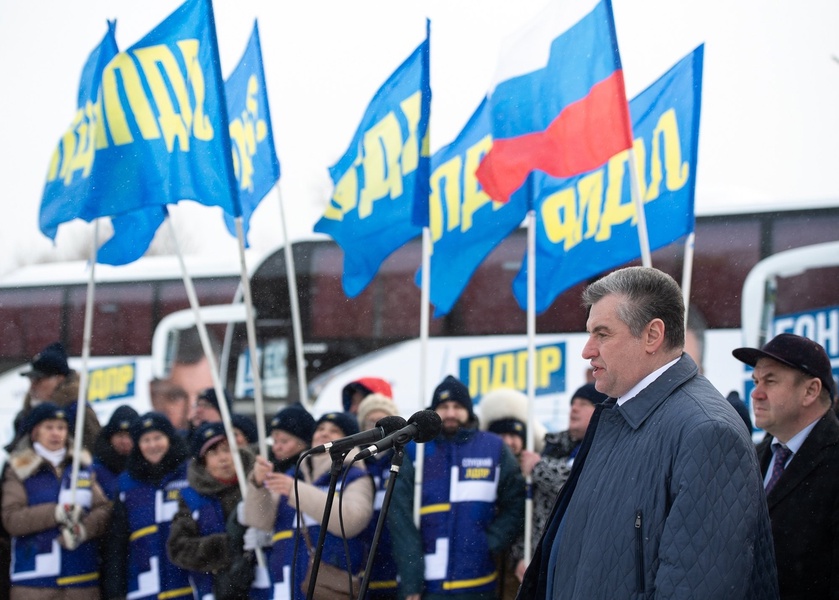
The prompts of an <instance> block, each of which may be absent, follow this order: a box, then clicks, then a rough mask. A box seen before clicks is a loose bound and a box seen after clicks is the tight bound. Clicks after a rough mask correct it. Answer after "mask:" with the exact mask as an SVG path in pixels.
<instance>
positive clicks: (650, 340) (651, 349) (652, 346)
mask: <svg viewBox="0 0 839 600" xmlns="http://www.w3.org/2000/svg"><path fill="white" fill-rule="evenodd" d="M663 345H664V321H662V320H661V319H658V318H655V319H653V320H652V321H650V322H649V323H648V324H647V327H646V328H645V330H644V346H645V348H646V350H647V352H648V353H649V354H655V353H656V352H657V351H658V350H660V349H661V347H662V346H663Z"/></svg>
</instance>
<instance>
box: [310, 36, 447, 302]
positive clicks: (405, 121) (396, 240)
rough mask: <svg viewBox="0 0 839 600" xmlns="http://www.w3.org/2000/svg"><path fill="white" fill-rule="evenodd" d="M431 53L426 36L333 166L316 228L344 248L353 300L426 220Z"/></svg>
mask: <svg viewBox="0 0 839 600" xmlns="http://www.w3.org/2000/svg"><path fill="white" fill-rule="evenodd" d="M428 52H429V40H428V37H427V36H426V39H425V41H424V42H423V43H422V44H420V45H419V46H418V47H417V49H416V50H415V51H414V52H413V53H412V54H411V55H410V56H409V57H408V58H407V59H406V60H405V62H403V63H402V65H400V66H399V68H398V69H397V70H396V71H394V73H393V74H392V75H391V76H390V78H388V80H387V81H386V82H385V83H384V85H382V87H381V88H379V90H378V91H377V92H376V94H375V96H374V97H373V100H372V101H371V102H370V104H369V105H368V107H367V110H366V111H365V113H364V116H363V117H362V119H361V123H360V125H359V127H358V129H357V130H356V133H355V136H354V137H353V139H352V141H351V142H350V145H349V148H348V149H347V151H346V153H345V154H344V156H343V157H341V159H340V160H339V161H338V162H337V163H336V164H335V165H334V166H332V167H331V168H330V169H329V172H330V176H331V177H332V181H333V182H334V184H335V187H334V191H333V194H332V198H331V199H330V201H329V205H328V206H327V208H326V211H325V212H324V214H323V217H321V219H320V220H319V221H318V222H317V223H316V224H315V228H314V230H315V231H317V232H321V233H326V234H329V235H330V236H331V237H332V238H333V239H334V240H335V241H336V242H337V243H338V245H339V246H341V248H342V249H343V251H344V273H343V278H342V283H343V288H344V293H345V294H346V295H347V296H348V297H350V298H353V297H355V296H357V295H358V294H360V293H361V292H362V291H363V290H364V288H365V287H366V286H367V285H368V284H369V283H370V281H372V279H373V278H374V277H375V275H376V272H377V271H378V269H379V266H380V265H381V264H382V262H383V261H384V260H385V259H386V258H387V257H388V256H390V254H391V253H393V251H394V250H396V249H397V248H399V247H400V246H402V245H404V244H405V243H406V242H408V241H409V240H410V239H412V238H414V237H416V236H417V235H419V234H420V233H421V231H422V226H423V225H424V224H425V223H427V220H428V217H427V212H428V208H427V207H428V177H429V173H430V162H431V161H430V157H429V151H428V121H429V112H430V106H431V88H430V86H429V79H428ZM423 212H425V213H426V214H423ZM423 221H424V222H423Z"/></svg>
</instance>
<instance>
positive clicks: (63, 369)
mask: <svg viewBox="0 0 839 600" xmlns="http://www.w3.org/2000/svg"><path fill="white" fill-rule="evenodd" d="M31 364H32V368H31V369H29V370H28V371H25V372H24V373H21V375H23V376H25V377H30V378H34V379H37V378H40V377H51V376H53V375H69V374H70V367H69V365H68V364H67V351H66V350H64V345H63V344H62V343H61V342H54V343H52V344H50V345H49V346H47V347H46V348H44V349H43V350H41V351H40V352H38V354H36V355H35V356H33V357H32V361H31Z"/></svg>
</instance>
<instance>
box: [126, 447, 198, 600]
mask: <svg viewBox="0 0 839 600" xmlns="http://www.w3.org/2000/svg"><path fill="white" fill-rule="evenodd" d="M186 467H187V465H186V463H183V464H181V465H180V466H179V467H178V468H177V469H175V471H174V472H172V473H169V474H168V475H166V477H164V478H163V480H162V481H161V482H160V483H159V485H157V486H152V485H150V484H148V483H144V482H139V481H137V480H135V479H133V478H132V477H131V476H130V475H129V474H128V472H125V473H123V474H122V475H120V478H119V489H120V499H121V500H122V502H123V503H124V504H125V507H126V509H127V511H126V512H127V513H128V530H129V538H128V600H141V599H146V598H148V599H149V600H158V599H159V598H161V597H163V598H166V599H167V600H174V599H176V598H192V597H193V591H192V585H190V582H189V576H188V573H187V571H186V570H184V569H181V568H180V567H177V566H175V565H173V564H172V563H171V562H169V558H168V555H167V553H166V540H167V539H168V538H169V527H170V525H171V524H172V518H173V517H174V516H175V513H176V512H177V511H178V500H180V497H181V493H182V491H183V490H184V488H186V487H187V486H188V485H189V484H188V483H187V480H186Z"/></svg>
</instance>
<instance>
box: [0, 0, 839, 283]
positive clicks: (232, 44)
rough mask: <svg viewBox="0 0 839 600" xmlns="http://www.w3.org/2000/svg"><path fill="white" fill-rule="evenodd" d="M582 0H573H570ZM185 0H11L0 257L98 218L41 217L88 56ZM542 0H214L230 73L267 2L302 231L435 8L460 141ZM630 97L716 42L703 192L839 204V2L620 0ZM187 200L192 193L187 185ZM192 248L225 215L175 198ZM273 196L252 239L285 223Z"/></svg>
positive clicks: (69, 241) (285, 190)
mask: <svg viewBox="0 0 839 600" xmlns="http://www.w3.org/2000/svg"><path fill="white" fill-rule="evenodd" d="M559 1H570V0H559ZM179 4H180V2H178V1H177V0H144V1H143V2H138V1H137V0H37V2H20V1H18V0H0V82H2V87H1V88H0V115H2V116H0V202H1V203H2V204H0V205H1V206H2V208H3V218H2V219H0V275H1V274H3V273H5V272H7V271H8V270H9V269H11V268H12V267H14V266H17V265H19V264H22V263H25V262H31V261H32V260H44V259H45V258H48V257H51V258H55V257H60V256H62V253H64V254H66V253H68V252H71V251H73V250H75V248H76V247H77V246H78V239H79V237H80V233H79V232H80V231H82V232H83V231H84V230H85V229H86V228H89V226H88V225H86V224H73V225H71V226H66V225H65V226H62V227H61V229H60V230H59V236H58V240H57V245H56V247H55V248H52V247H51V243H50V241H49V240H48V239H46V238H45V237H44V236H43V235H41V233H40V232H39V230H38V225H37V223H38V207H39V205H40V200H41V192H42V189H43V182H44V176H45V174H46V169H47V164H48V161H49V159H50V156H51V154H52V152H53V149H54V147H55V145H56V143H57V141H58V139H59V137H60V136H61V135H62V134H63V133H64V131H65V130H66V129H67V127H68V125H69V123H70V120H71V119H72V117H73V114H74V112H75V103H76V95H77V89H78V83H79V76H80V73H81V68H82V65H83V64H84V61H85V59H86V57H87V55H88V53H89V52H90V50H91V49H92V48H93V47H94V46H95V45H96V44H97V43H98V41H99V40H100V39H101V37H102V36H103V35H104V32H105V28H106V19H114V18H116V19H117V31H116V34H117V41H118V43H119V46H120V48H121V49H124V48H127V47H128V46H130V45H131V44H133V43H134V42H136V41H137V40H138V39H140V38H141V37H142V36H143V35H144V34H145V33H146V32H147V31H148V30H150V29H151V28H152V27H154V26H155V25H156V24H157V23H159V22H160V21H161V20H162V19H164V18H165V17H166V16H167V15H168V14H169V13H170V12H171V11H172V10H174V9H175V8H176V7H177V6H178V5H179ZM543 5H544V0H516V2H512V1H510V0H440V1H423V2H419V1H415V2H408V1H403V2H394V1H393V0H306V1H305V2H277V0H265V1H256V0H250V1H248V0H236V1H235V2H234V1H233V0H216V2H215V12H216V24H217V29H218V39H219V45H220V51H221V59H222V72H223V74H224V75H225V77H226V76H227V75H228V74H229V73H230V71H231V70H232V69H233V67H234V65H235V64H236V62H237V61H238V60H239V57H240V55H241V53H242V51H243V50H244V47H245V44H246V42H247V38H248V35H249V34H250V30H251V27H252V24H253V19H254V18H258V19H259V26H260V33H261V38H262V49H263V60H264V64H265V71H266V78H267V87H268V93H269V98H270V102H271V113H272V114H271V116H272V120H273V126H274V135H275V140H276V144H277V151H278V154H279V157H280V162H281V165H282V173H283V175H282V180H281V184H280V189H281V192H282V195H283V197H284V200H285V205H286V211H287V212H286V215H287V218H288V226H289V229H290V230H291V233H292V235H305V234H307V233H309V232H311V229H312V226H313V224H314V222H315V221H316V220H317V219H318V218H319V216H320V214H321V212H322V210H323V207H324V206H325V204H326V202H327V200H328V198H329V195H330V193H331V182H330V180H329V177H328V174H327V167H328V166H330V165H331V164H332V163H334V162H335V161H336V160H337V159H338V158H339V157H340V156H341V155H342V154H343V153H344V151H345V150H346V147H347V144H348V143H349V141H350V139H351V136H352V134H353V132H354V131H355V128H356V127H357V125H358V122H359V120H360V118H361V115H362V114H363V112H364V109H365V108H366V106H367V104H368V102H369V101H370V99H371V98H372V96H373V94H374V93H375V91H376V89H377V88H378V87H379V85H381V83H382V82H383V81H384V80H385V79H386V78H387V76H388V75H389V74H390V73H391V72H392V71H393V70H394V69H395V68H396V67H397V66H398V65H399V64H400V63H401V62H402V60H404V59H405V58H406V57H407V56H408V54H409V53H410V52H411V50H412V49H413V48H414V47H415V46H416V45H417V44H418V43H419V42H420V41H421V39H422V36H423V34H424V27H425V22H424V18H425V17H426V16H428V17H429V18H431V86H432V94H433V99H432V109H431V110H432V116H431V146H432V150H434V149H436V148H439V147H440V146H442V145H445V144H447V143H448V142H450V141H451V140H452V139H453V138H454V137H455V136H456V135H457V133H458V132H459V131H460V129H461V128H462V127H463V125H464V124H465V123H466V120H467V119H468V117H469V116H470V115H471V113H472V111H473V110H474V109H475V107H476V106H477V105H478V103H479V102H480V100H481V98H482V97H483V95H484V93H485V91H486V89H487V87H488V85H489V83H490V81H491V79H492V74H493V69H494V66H495V61H496V58H497V54H498V49H499V44H500V42H501V40H502V39H503V38H504V37H506V36H507V35H510V34H512V33H514V32H515V30H516V28H518V27H520V26H521V25H523V24H524V23H525V22H526V21H527V20H528V19H530V18H532V16H533V15H534V14H535V13H537V12H538V10H539V9H540V8H541V7H542V6H543ZM613 6H614V12H615V21H616V27H617V33H618V41H619V44H620V50H621V56H622V60H623V66H624V72H625V79H626V84H627V94H628V95H629V96H630V97H632V96H634V95H635V94H637V93H638V92H640V91H641V90H642V89H643V88H645V87H646V86H647V85H649V84H650V83H651V82H652V81H654V80H655V79H656V78H657V77H658V76H659V75H661V74H662V73H663V72H664V71H665V70H667V69H668V68H669V67H670V66H671V65H672V64H673V63H675V62H676V61H678V60H679V59H680V58H681V57H682V56H684V55H685V54H687V53H688V52H690V51H691V50H692V49H693V48H694V47H696V46H697V45H698V44H700V43H702V42H705V73H704V77H705V85H704V93H703V106H702V119H701V130H700V139H699V149H700V152H699V172H698V183H697V210H698V211H699V212H700V213H701V212H707V211H709V210H713V209H714V208H715V207H721V206H722V207H725V206H733V205H744V206H751V205H760V204H763V205H766V204H769V203H787V202H795V203H801V204H808V205H809V204H814V203H815V204H824V203H831V204H832V205H839V177H837V175H836V173H837V168H839V139H837V133H839V62H837V61H836V60H834V59H833V58H832V56H833V55H839V38H837V25H839V2H836V1H835V0H812V1H808V0H805V1H801V2H790V1H789V0H761V1H757V0H741V1H738V2H730V1H724V0H613ZM185 204H188V203H185ZM175 219H176V224H178V225H179V226H180V227H181V228H188V229H189V235H188V236H187V238H188V239H187V240H186V243H185V244H184V246H185V251H188V252H196V253H204V254H209V253H230V252H234V253H235V245H234V240H233V239H232V238H230V237H229V236H228V234H227V233H226V231H225V230H224V229H223V226H222V225H221V224H220V218H219V217H218V216H217V215H216V214H214V213H213V212H212V210H210V209H206V208H204V207H198V206H192V207H178V208H177V209H176V211H175ZM279 222H280V221H279V209H278V208H277V196H276V195H273V194H272V195H271V196H269V198H267V199H266V201H263V203H262V205H261V206H260V208H259V210H258V211H257V213H256V215H255V221H254V223H253V225H252V234H251V236H252V237H251V241H252V244H253V245H254V247H256V248H257V249H263V250H267V249H270V248H272V247H274V246H276V245H277V244H278V243H279V242H280V241H281V238H280V226H279Z"/></svg>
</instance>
